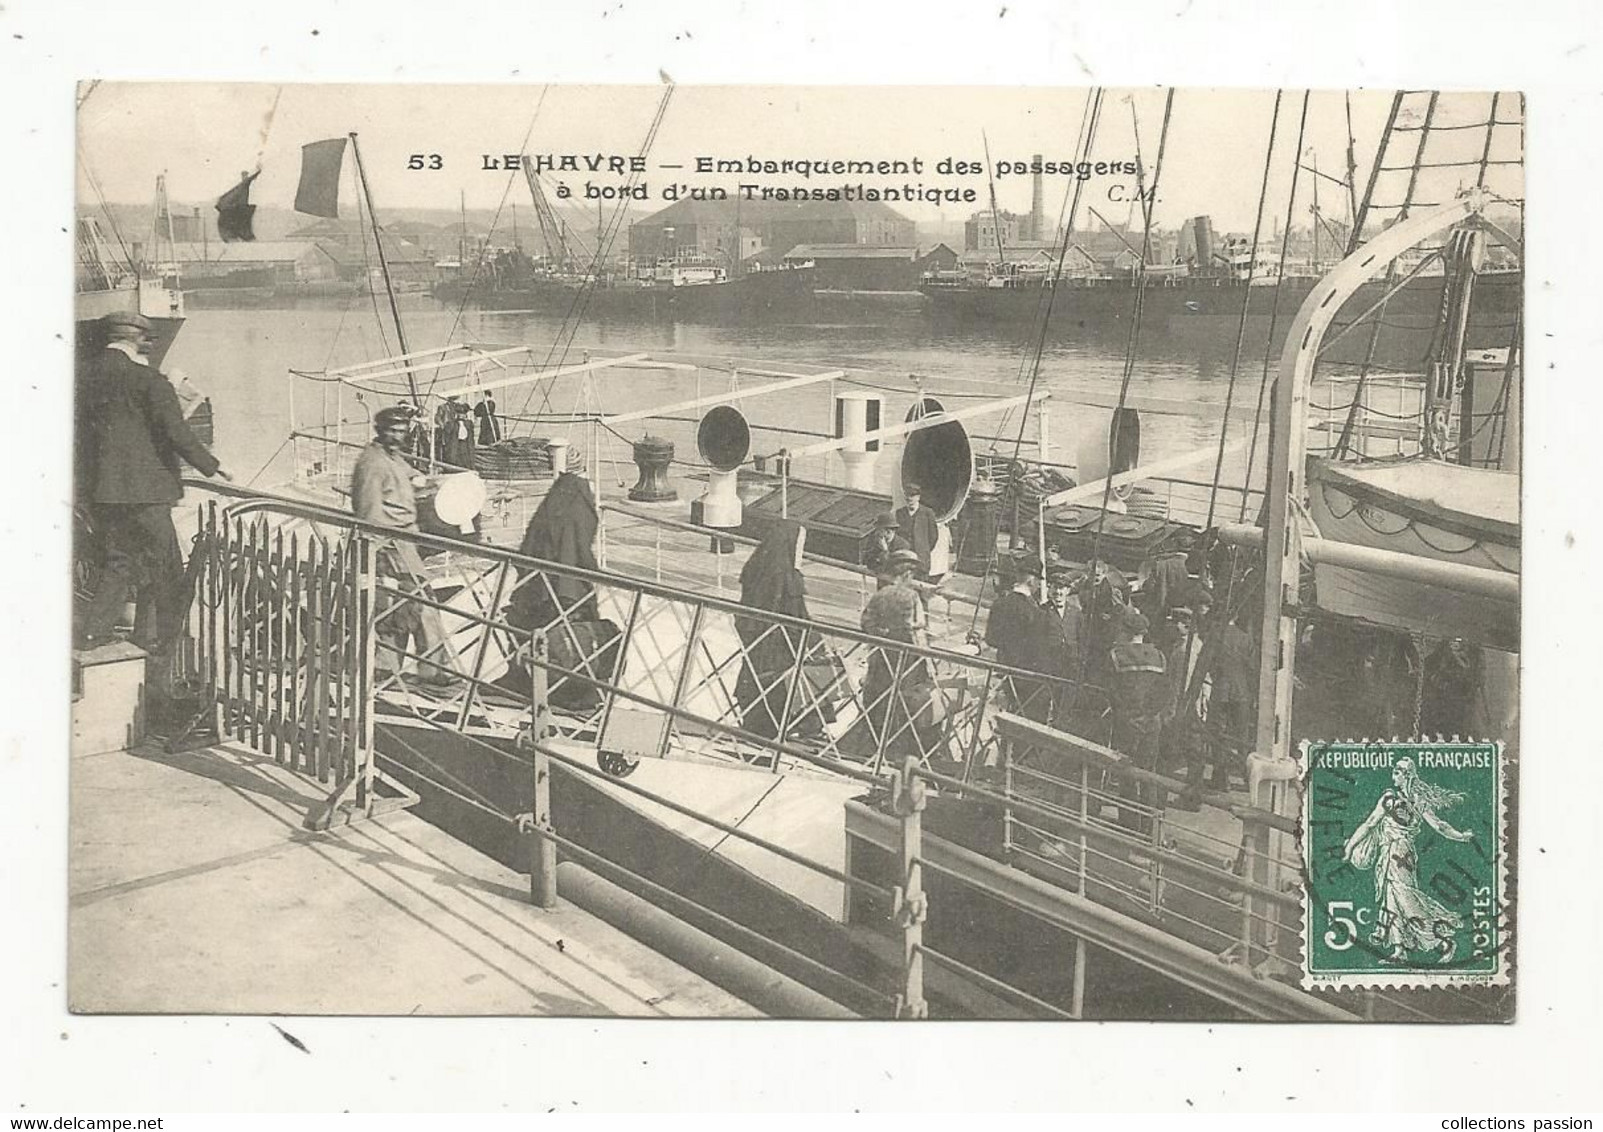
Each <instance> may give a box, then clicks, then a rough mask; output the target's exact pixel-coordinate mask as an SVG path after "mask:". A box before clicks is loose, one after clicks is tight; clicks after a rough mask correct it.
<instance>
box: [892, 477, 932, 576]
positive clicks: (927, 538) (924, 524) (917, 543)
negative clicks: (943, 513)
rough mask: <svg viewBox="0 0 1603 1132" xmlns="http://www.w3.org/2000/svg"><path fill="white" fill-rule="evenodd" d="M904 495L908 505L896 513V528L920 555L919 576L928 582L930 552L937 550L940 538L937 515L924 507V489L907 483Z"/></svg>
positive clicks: (903, 488)
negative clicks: (937, 540)
mask: <svg viewBox="0 0 1603 1132" xmlns="http://www.w3.org/2000/svg"><path fill="white" fill-rule="evenodd" d="M902 494H903V495H904V496H905V497H906V499H907V503H906V505H905V506H903V507H900V508H898V509H897V511H896V526H897V528H898V531H899V532H900V534H901V536H902V539H903V540H904V541H905V542H906V543H907V545H908V546H910V547H912V549H913V553H914V554H916V555H918V576H919V577H920V578H923V579H925V580H928V578H929V576H930V552H931V551H932V550H934V549H935V540H936V539H937V538H939V537H940V531H939V530H938V529H937V526H938V524H937V523H936V521H935V515H934V514H933V513H932V512H930V511H929V510H927V509H926V508H925V507H924V489H923V487H921V486H920V485H918V484H916V483H906V484H903V485H902Z"/></svg>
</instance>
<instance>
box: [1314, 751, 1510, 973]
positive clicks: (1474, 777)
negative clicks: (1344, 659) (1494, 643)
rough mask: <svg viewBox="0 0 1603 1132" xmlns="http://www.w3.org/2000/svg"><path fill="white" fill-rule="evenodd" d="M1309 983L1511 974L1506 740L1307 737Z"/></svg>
mask: <svg viewBox="0 0 1603 1132" xmlns="http://www.w3.org/2000/svg"><path fill="white" fill-rule="evenodd" d="M1302 756H1303V758H1302V765H1303V774H1304V783H1303V819H1302V837H1303V842H1302V846H1303V860H1304V862H1305V865H1306V875H1305V878H1304V893H1303V904H1304V935H1303V940H1304V942H1303V971H1302V976H1303V978H1302V981H1303V986H1305V987H1308V988H1318V987H1388V986H1390V987H1426V986H1433V985H1446V984H1471V985H1501V984H1504V983H1506V982H1508V973H1509V952H1508V947H1509V942H1510V927H1511V925H1510V921H1509V919H1508V916H1507V914H1506V911H1507V910H1506V907H1505V903H1506V886H1505V881H1506V860H1507V855H1506V848H1507V847H1506V844H1505V836H1506V821H1505V818H1506V815H1505V813H1504V797H1503V775H1504V767H1503V748H1502V744H1500V743H1463V742H1456V741H1455V742H1451V743H1446V742H1437V743H1431V742H1417V743H1405V742H1393V743H1369V742H1349V743H1325V742H1320V743H1312V742H1309V743H1304V744H1303V747H1302Z"/></svg>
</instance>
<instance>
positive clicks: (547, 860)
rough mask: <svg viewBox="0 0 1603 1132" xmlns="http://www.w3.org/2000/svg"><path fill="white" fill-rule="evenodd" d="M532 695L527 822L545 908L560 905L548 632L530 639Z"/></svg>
mask: <svg viewBox="0 0 1603 1132" xmlns="http://www.w3.org/2000/svg"><path fill="white" fill-rule="evenodd" d="M530 645H531V647H530V656H531V658H532V659H531V663H530V665H529V668H530V670H531V672H532V677H531V680H530V682H531V684H532V688H531V699H530V702H529V743H530V745H531V748H532V750H533V754H534V813H533V815H531V816H532V819H533V820H532V821H528V822H527V823H520V824H524V826H525V828H524V832H525V833H527V834H528V836H529V839H530V844H529V897H530V899H531V900H533V901H534V903H535V904H536V905H538V906H539V907H541V908H555V907H556V906H557V843H556V842H555V841H553V840H551V838H550V837H549V836H547V835H548V834H554V833H555V832H556V829H555V827H554V826H553V825H552V824H551V759H550V757H549V756H547V755H546V753H545V752H544V751H543V750H542V749H541V748H542V746H543V745H544V743H545V741H546V737H547V736H548V735H550V734H551V707H550V703H549V701H548V699H547V695H546V670H545V664H546V659H547V648H546V636H545V634H544V633H536V634H535V635H534V640H533V641H532V642H531V643H530Z"/></svg>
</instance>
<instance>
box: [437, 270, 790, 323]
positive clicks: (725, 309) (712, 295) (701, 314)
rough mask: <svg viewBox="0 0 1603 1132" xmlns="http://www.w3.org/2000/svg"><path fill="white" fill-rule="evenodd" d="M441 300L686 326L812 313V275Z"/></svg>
mask: <svg viewBox="0 0 1603 1132" xmlns="http://www.w3.org/2000/svg"><path fill="white" fill-rule="evenodd" d="M434 293H435V297H436V298H438V299H440V300H441V301H442V302H461V301H463V298H464V296H465V297H466V298H467V301H468V302H469V303H471V304H473V305H476V306H478V307H479V308H480V309H482V310H517V311H534V312H537V313H540V314H554V315H559V316H562V317H567V316H568V315H569V314H579V313H581V312H582V313H583V314H584V315H587V316H590V317H599V318H633V319H652V320H656V319H661V320H680V321H686V322H728V321H746V320H750V319H753V318H764V317H771V316H774V315H786V314H795V313H802V312H806V311H808V310H811V309H812V305H813V301H814V300H813V280H812V272H810V271H807V270H805V269H802V270H795V271H764V272H756V273H754V274H751V275H745V276H742V277H741V278H739V279H732V280H729V281H727V282H722V283H701V284H686V285H684V286H680V287H673V286H666V285H664V286H658V285H655V284H639V285H636V284H629V285H621V286H610V287H609V286H593V285H592V286H587V285H584V284H580V283H574V282H568V281H559V280H548V281H541V282H536V283H533V284H530V285H528V286H523V287H516V288H493V289H490V288H485V289H480V288H475V289H472V290H471V291H470V290H468V289H467V288H465V287H464V286H462V285H461V284H454V285H453V284H442V285H440V286H439V287H437V288H435V292H434Z"/></svg>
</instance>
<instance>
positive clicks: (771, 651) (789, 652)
mask: <svg viewBox="0 0 1603 1132" xmlns="http://www.w3.org/2000/svg"><path fill="white" fill-rule="evenodd" d="M806 539H807V532H806V531H805V530H804V529H803V527H802V525H801V524H800V523H798V522H796V521H795V520H793V519H781V520H779V521H778V522H777V523H775V524H774V526H773V527H772V528H771V529H770V530H769V532H768V534H767V535H766V536H765V537H764V538H763V540H762V542H761V543H759V544H758V545H757V549H756V550H754V551H752V553H751V557H750V558H748V559H747V560H746V565H745V566H744V567H742V569H741V571H740V604H742V605H744V606H748V607H750V608H752V609H761V610H765V611H767V612H769V613H782V614H784V615H786V616H788V617H797V618H802V619H805V618H806V617H807V584H806V582H805V581H804V580H803V579H802V572H801V555H802V548H803V547H804V546H805V545H806ZM735 632H736V633H738V634H739V636H740V643H741V645H742V646H744V649H745V659H744V662H743V663H742V664H741V667H740V677H739V680H738V681H737V683H736V685H735V696H736V698H737V699H738V700H739V702H740V709H741V726H742V727H744V728H745V729H746V730H747V731H752V732H755V733H756V734H758V735H763V736H766V737H767V738H770V739H778V738H780V737H781V734H780V724H781V723H782V722H783V721H784V718H785V700H786V698H787V697H788V696H789V695H790V688H791V684H792V682H793V680H792V678H793V677H794V675H795V667H796V657H797V656H798V654H799V653H800V651H801V649H802V648H803V647H804V642H803V638H804V637H805V636H806V630H804V629H800V628H797V627H795V626H791V625H776V624H774V623H773V622H771V621H761V620H757V619H755V618H749V617H739V616H737V617H736V618H735ZM812 699H813V696H812V691H811V688H810V686H809V685H808V683H807V681H806V679H805V677H804V678H803V679H802V681H801V683H800V685H799V686H798V687H797V689H796V694H795V698H794V702H792V704H791V711H790V718H791V721H792V723H791V728H790V729H791V730H797V729H801V730H804V731H812V732H815V733H816V732H817V731H819V730H821V729H822V726H823V722H822V720H821V719H820V718H819V716H818V713H817V712H816V711H809V710H807V708H808V707H809V705H810V704H811V702H812Z"/></svg>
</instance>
